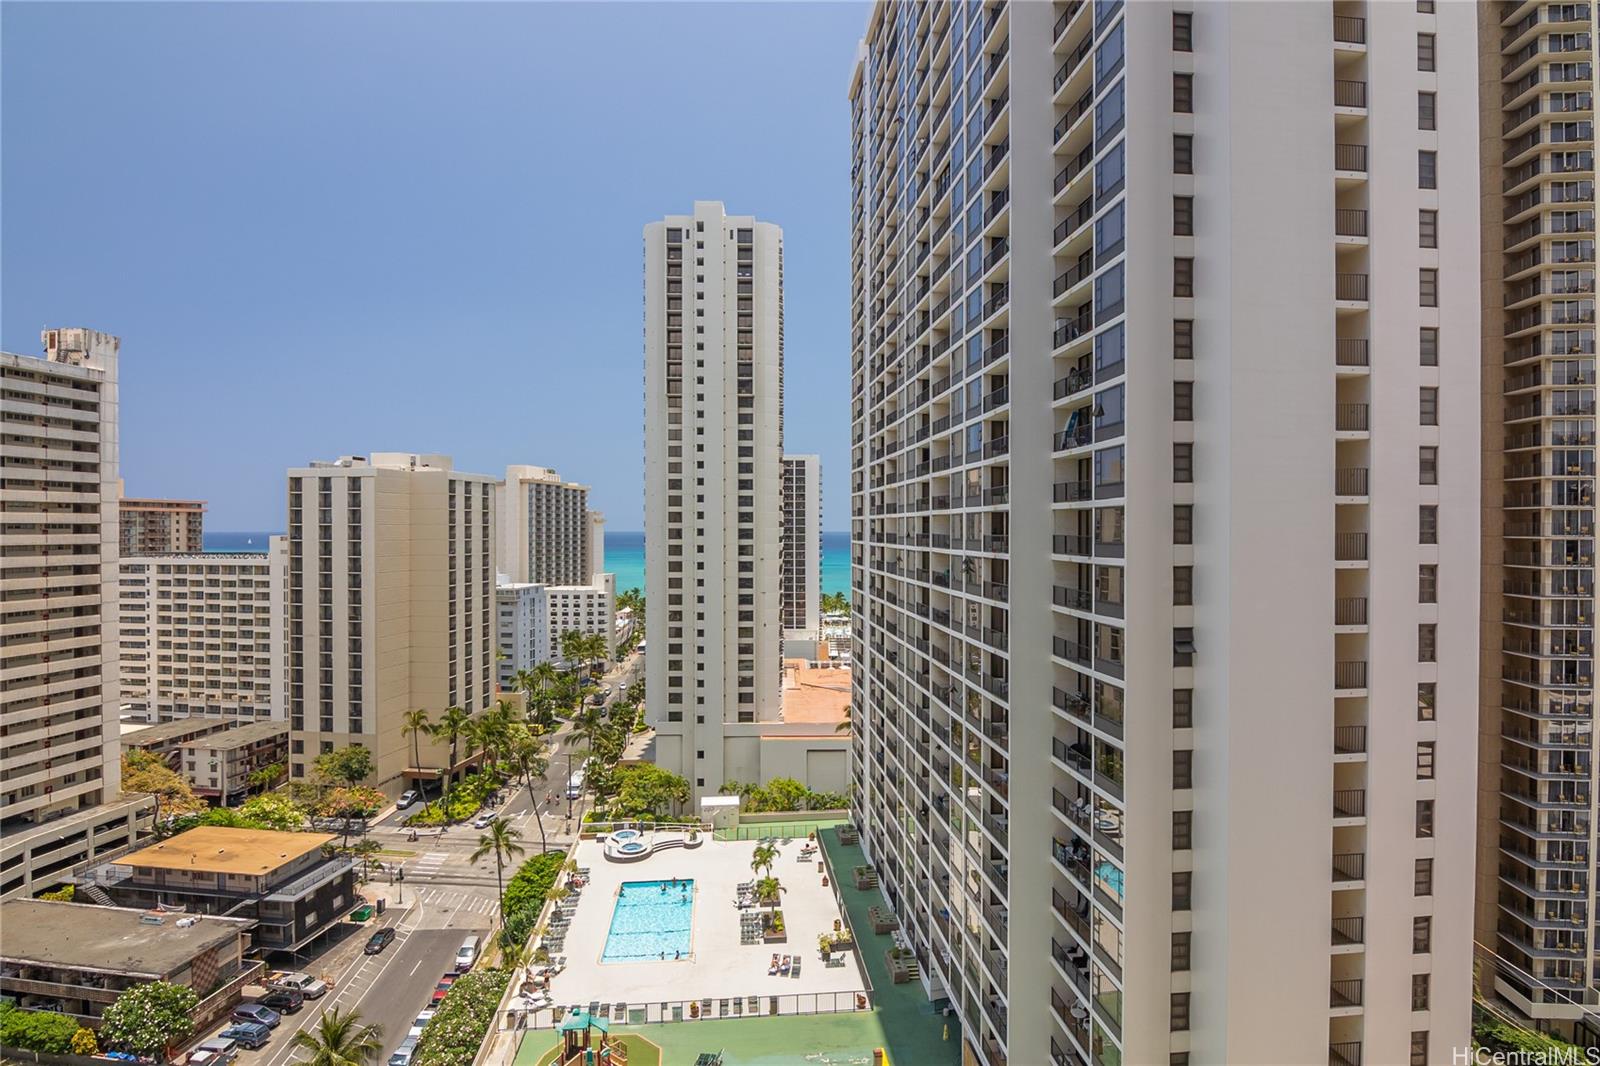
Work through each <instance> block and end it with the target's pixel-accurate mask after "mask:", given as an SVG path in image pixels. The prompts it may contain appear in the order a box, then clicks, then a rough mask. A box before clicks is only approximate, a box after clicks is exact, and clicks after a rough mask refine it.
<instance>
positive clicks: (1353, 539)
mask: <svg viewBox="0 0 1600 1066" xmlns="http://www.w3.org/2000/svg"><path fill="white" fill-rule="evenodd" d="M1333 559H1334V562H1339V563H1364V562H1366V561H1367V535H1366V534H1365V533H1335V534H1334V535H1333Z"/></svg>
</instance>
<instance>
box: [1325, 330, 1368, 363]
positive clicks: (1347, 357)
mask: <svg viewBox="0 0 1600 1066" xmlns="http://www.w3.org/2000/svg"><path fill="white" fill-rule="evenodd" d="M1333 362H1334V365H1335V366H1338V367H1364V366H1369V365H1371V364H1370V362H1369V356H1368V345H1367V339H1366V338H1365V337H1340V338H1339V339H1338V340H1337V341H1336V342H1334V349H1333Z"/></svg>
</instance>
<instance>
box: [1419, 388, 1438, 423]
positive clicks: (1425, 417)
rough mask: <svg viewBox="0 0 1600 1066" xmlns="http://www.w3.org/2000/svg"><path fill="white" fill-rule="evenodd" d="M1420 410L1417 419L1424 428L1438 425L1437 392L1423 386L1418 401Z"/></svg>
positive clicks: (1434, 389) (1435, 389)
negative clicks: (1418, 418)
mask: <svg viewBox="0 0 1600 1066" xmlns="http://www.w3.org/2000/svg"><path fill="white" fill-rule="evenodd" d="M1420 407H1421V410H1420V412H1419V417H1420V419H1421V422H1422V424H1423V425H1425V426H1437V425H1438V424H1439V390H1438V389H1437V388H1435V387H1433V386H1429V385H1424V386H1423V387H1422V392H1421V400H1420Z"/></svg>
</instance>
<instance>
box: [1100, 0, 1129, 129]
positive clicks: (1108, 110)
mask: <svg viewBox="0 0 1600 1066" xmlns="http://www.w3.org/2000/svg"><path fill="white" fill-rule="evenodd" d="M1117 32H1118V33H1121V32H1122V23H1120V22H1119V23H1117ZM1124 84H1125V83H1124V82H1120V81H1119V82H1117V83H1116V84H1115V85H1113V86H1112V87H1111V88H1109V89H1107V90H1106V93H1105V95H1104V96H1102V97H1101V98H1100V103H1099V104H1098V105H1097V106H1096V107H1095V109H1094V146H1095V148H1096V149H1100V148H1104V147H1105V146H1106V144H1108V143H1109V142H1110V140H1111V138H1113V137H1115V136H1116V135H1117V134H1119V133H1121V132H1122V122H1123V118H1124V115H1125V112H1124V108H1123V99H1124V95H1125V94H1124V92H1123V86H1124Z"/></svg>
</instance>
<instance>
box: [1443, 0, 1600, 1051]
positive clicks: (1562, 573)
mask: <svg viewBox="0 0 1600 1066" xmlns="http://www.w3.org/2000/svg"><path fill="white" fill-rule="evenodd" d="M1477 14H1478V27H1477V28H1478V39H1479V46H1480V49H1481V53H1480V57H1479V71H1478V73H1479V78H1480V94H1479V102H1480V106H1481V108H1482V114H1481V119H1480V123H1481V129H1482V157H1481V163H1482V177H1481V182H1482V188H1483V250H1484V253H1485V255H1484V257H1483V298H1482V307H1483V318H1482V323H1483V329H1482V354H1483V405H1482V412H1483V475H1484V477H1483V493H1484V499H1483V550H1482V554H1483V580H1482V591H1483V612H1482V617H1483V647H1484V649H1485V654H1484V656H1483V660H1482V678H1481V716H1482V736H1481V738H1480V741H1479V747H1480V752H1481V774H1480V782H1479V784H1480V790H1481V791H1480V799H1479V807H1480V827H1479V847H1480V854H1479V859H1478V926H1477V936H1476V939H1477V941H1478V943H1479V944H1481V945H1483V947H1484V951H1485V958H1486V960H1487V959H1490V958H1492V960H1493V961H1492V962H1491V963H1490V964H1489V965H1486V966H1485V967H1484V978H1483V980H1482V982H1481V984H1482V987H1483V991H1484V992H1485V993H1486V994H1490V995H1493V996H1494V997H1495V998H1497V999H1498V1000H1499V1002H1500V1004H1501V1005H1502V1006H1503V1007H1504V1006H1509V1007H1511V1008H1514V1009H1515V1010H1516V1011H1518V1012H1520V1013H1521V1014H1522V1015H1523V1016H1524V1017H1526V1018H1529V1019H1532V1020H1533V1021H1534V1022H1535V1023H1537V1024H1539V1025H1541V1026H1542V1027H1545V1028H1554V1029H1557V1030H1560V1031H1562V1032H1565V1033H1568V1034H1570V1033H1571V1031H1572V1028H1573V1027H1574V1026H1575V1025H1576V1026H1579V1027H1580V1028H1581V1029H1582V1030H1583V1032H1582V1033H1581V1034H1580V1035H1582V1036H1586V1037H1587V1038H1588V1039H1589V1040H1595V1039H1596V1038H1597V1037H1600V1022H1597V1021H1596V1020H1595V1015H1596V1013H1597V1012H1600V948H1597V946H1596V943H1595V929H1596V927H1595V924H1594V922H1595V914H1596V904H1597V902H1600V901H1597V900H1596V898H1595V892H1596V877H1595V855H1596V843H1597V841H1596V839H1595V825H1596V817H1595V814H1596V811H1595V802H1596V797H1595V783H1596V782H1595V769H1596V758H1595V732H1594V662H1595V658H1594V652H1595V644H1594V630H1595V620H1594V607H1595V599H1594V581H1595V565H1594V544H1595V540H1594V537H1595V528H1594V517H1595V501H1594V491H1595V480H1594V479H1595V325H1594V323H1595V214H1594V177H1595V168H1594V61H1595V50H1594V41H1595V8H1594V5H1593V4H1591V3H1533V2H1494V3H1483V4H1479V5H1478V6H1477ZM1441 99H1442V97H1441Z"/></svg>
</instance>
